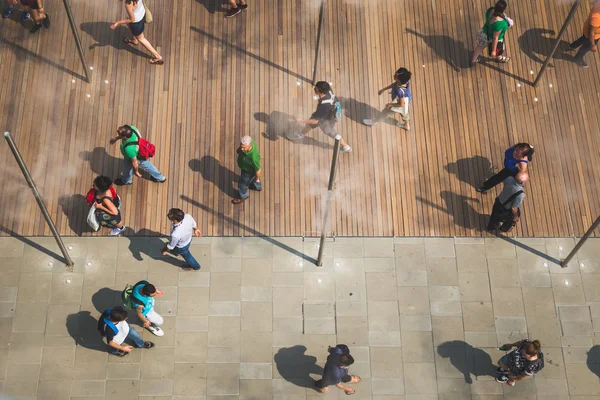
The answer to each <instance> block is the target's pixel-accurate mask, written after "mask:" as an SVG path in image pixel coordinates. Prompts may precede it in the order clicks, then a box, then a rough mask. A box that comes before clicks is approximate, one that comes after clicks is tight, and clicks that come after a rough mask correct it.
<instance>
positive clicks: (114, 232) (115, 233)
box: [108, 225, 125, 236]
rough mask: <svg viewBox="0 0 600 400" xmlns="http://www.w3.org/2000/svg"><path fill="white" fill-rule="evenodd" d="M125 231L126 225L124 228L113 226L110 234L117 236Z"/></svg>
mask: <svg viewBox="0 0 600 400" xmlns="http://www.w3.org/2000/svg"><path fill="white" fill-rule="evenodd" d="M124 231H125V225H123V227H122V228H113V229H112V230H111V231H110V232H109V233H108V234H109V235H111V236H117V235H120V234H121V233H123V232H124Z"/></svg>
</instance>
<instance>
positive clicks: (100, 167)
mask: <svg viewBox="0 0 600 400" xmlns="http://www.w3.org/2000/svg"><path fill="white" fill-rule="evenodd" d="M79 157H81V159H82V160H84V161H88V162H89V163H90V169H91V170H92V171H93V172H94V173H95V174H96V175H104V176H108V177H111V178H112V177H114V176H118V175H119V173H120V172H121V164H122V163H123V160H122V159H120V158H117V157H113V156H112V155H110V154H108V152H107V151H106V149H105V148H104V147H95V148H94V150H92V151H82V152H81V153H79ZM142 173H143V172H142ZM90 187H92V182H90Z"/></svg>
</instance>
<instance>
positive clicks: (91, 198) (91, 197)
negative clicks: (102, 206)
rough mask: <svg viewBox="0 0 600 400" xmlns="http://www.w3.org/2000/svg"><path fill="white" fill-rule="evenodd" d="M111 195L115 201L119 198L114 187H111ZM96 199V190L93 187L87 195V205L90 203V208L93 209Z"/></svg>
mask: <svg viewBox="0 0 600 400" xmlns="http://www.w3.org/2000/svg"><path fill="white" fill-rule="evenodd" d="M110 194H111V195H112V198H113V200H114V199H116V198H117V191H116V190H115V188H114V187H113V186H112V185H110ZM95 199H96V188H94V187H93V186H92V188H91V189H90V190H89V191H88V192H87V194H86V195H85V201H86V203H88V206H90V207H91V206H92V204H94V201H95ZM115 205H116V204H115Z"/></svg>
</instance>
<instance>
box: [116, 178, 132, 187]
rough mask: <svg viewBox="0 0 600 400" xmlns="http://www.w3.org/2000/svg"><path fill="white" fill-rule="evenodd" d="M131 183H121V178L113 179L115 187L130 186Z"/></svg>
mask: <svg viewBox="0 0 600 400" xmlns="http://www.w3.org/2000/svg"><path fill="white" fill-rule="evenodd" d="M132 183H133V182H129V183H125V182H123V179H121V178H118V179H115V185H117V186H127V185H131V184H132Z"/></svg>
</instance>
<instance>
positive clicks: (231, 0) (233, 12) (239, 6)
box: [225, 0, 248, 18]
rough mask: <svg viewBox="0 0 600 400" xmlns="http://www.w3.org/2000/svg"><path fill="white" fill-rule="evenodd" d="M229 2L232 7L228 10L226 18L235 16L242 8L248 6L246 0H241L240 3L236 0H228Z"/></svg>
mask: <svg viewBox="0 0 600 400" xmlns="http://www.w3.org/2000/svg"><path fill="white" fill-rule="evenodd" d="M227 2H228V3H229V5H231V9H229V11H227V13H226V14H225V18H233V17H235V16H236V15H238V14H239V13H241V12H242V10H245V9H246V8H248V4H246V1H245V0H240V2H239V3H237V2H236V0H227Z"/></svg>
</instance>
